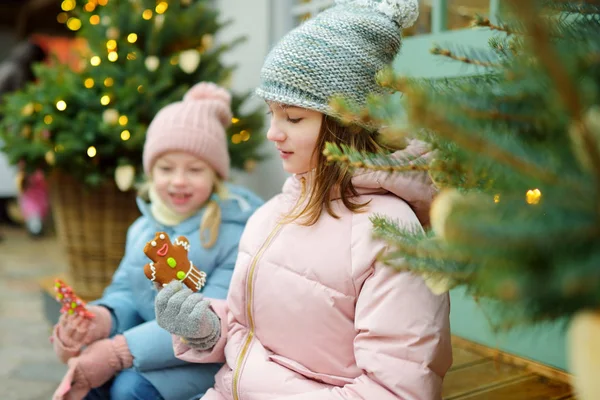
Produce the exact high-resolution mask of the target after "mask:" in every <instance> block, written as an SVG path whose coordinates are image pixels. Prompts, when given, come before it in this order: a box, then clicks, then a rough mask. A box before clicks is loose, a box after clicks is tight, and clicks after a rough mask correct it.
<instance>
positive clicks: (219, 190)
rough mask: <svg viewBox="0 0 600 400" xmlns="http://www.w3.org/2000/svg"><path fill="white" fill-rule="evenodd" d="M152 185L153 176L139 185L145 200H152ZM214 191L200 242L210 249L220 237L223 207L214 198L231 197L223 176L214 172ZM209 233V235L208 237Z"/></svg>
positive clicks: (203, 221)
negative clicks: (220, 176)
mask: <svg viewBox="0 0 600 400" xmlns="http://www.w3.org/2000/svg"><path fill="white" fill-rule="evenodd" d="M151 185H152V180H151V178H149V177H148V178H147V179H146V180H145V181H144V182H143V183H142V184H141V185H140V186H139V187H138V196H139V197H141V198H142V199H144V200H145V201H150V195H149V193H150V186H151ZM213 185H214V186H213V192H212V195H211V196H210V198H209V200H208V201H207V202H206V203H205V207H206V211H205V212H204V215H203V216H202V220H201V221H200V243H202V247H204V248H205V249H210V248H211V247H213V246H214V245H215V243H216V242H217V239H218V238H219V227H220V226H221V207H220V206H219V203H218V202H217V201H216V199H215V198H214V197H215V196H216V197H218V198H219V199H221V200H225V199H227V198H228V197H229V191H228V190H227V186H226V185H225V183H224V182H223V180H222V179H221V178H219V177H218V176H217V175H216V174H213ZM207 235H208V237H207Z"/></svg>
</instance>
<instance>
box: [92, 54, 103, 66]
mask: <svg viewBox="0 0 600 400" xmlns="http://www.w3.org/2000/svg"><path fill="white" fill-rule="evenodd" d="M101 62H102V60H101V59H100V57H98V56H94V57H92V58H91V59H90V64H92V65H93V66H94V67H97V66H98V65H100V63H101Z"/></svg>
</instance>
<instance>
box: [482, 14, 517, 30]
mask: <svg viewBox="0 0 600 400" xmlns="http://www.w3.org/2000/svg"><path fill="white" fill-rule="evenodd" d="M472 26H473V27H476V28H488V29H490V30H493V31H499V32H504V33H506V34H507V35H513V34H514V33H516V32H515V31H513V30H512V29H511V28H510V27H509V26H508V25H506V24H503V25H495V24H492V22H491V21H490V20H489V18H486V17H482V16H480V15H478V16H476V17H475V19H474V20H473V24H472Z"/></svg>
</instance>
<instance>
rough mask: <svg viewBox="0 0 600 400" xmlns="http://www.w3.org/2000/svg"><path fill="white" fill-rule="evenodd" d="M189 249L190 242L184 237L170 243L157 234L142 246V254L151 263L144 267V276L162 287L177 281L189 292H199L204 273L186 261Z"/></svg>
mask: <svg viewBox="0 0 600 400" xmlns="http://www.w3.org/2000/svg"><path fill="white" fill-rule="evenodd" d="M189 249H190V242H189V241H188V240H187V238H186V237H185V236H179V237H178V238H177V239H175V243H171V239H170V238H169V235H167V234H166V233H165V232H157V233H156V235H155V236H154V239H152V240H151V241H149V242H148V243H146V246H144V254H146V255H147V256H148V258H149V259H151V260H152V261H153V262H151V263H149V264H146V265H145V266H144V274H146V277H147V278H148V279H150V280H151V281H152V282H157V283H159V284H160V285H162V286H165V285H167V284H168V283H169V282H171V281H173V280H175V279H177V280H180V281H181V282H183V284H184V285H186V286H187V287H189V288H190V289H191V290H194V291H198V290H200V289H201V288H202V286H204V284H205V283H206V273H205V272H204V271H200V270H199V269H197V268H196V267H194V264H192V262H191V261H190V260H189V259H188V251H189Z"/></svg>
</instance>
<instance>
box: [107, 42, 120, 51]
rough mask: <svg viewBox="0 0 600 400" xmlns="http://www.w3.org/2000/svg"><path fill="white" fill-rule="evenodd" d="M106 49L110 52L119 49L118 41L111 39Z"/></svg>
mask: <svg viewBox="0 0 600 400" xmlns="http://www.w3.org/2000/svg"><path fill="white" fill-rule="evenodd" d="M106 48H107V49H108V50H114V49H116V48H117V41H116V40H114V39H111V40H109V41H107V42H106Z"/></svg>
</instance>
